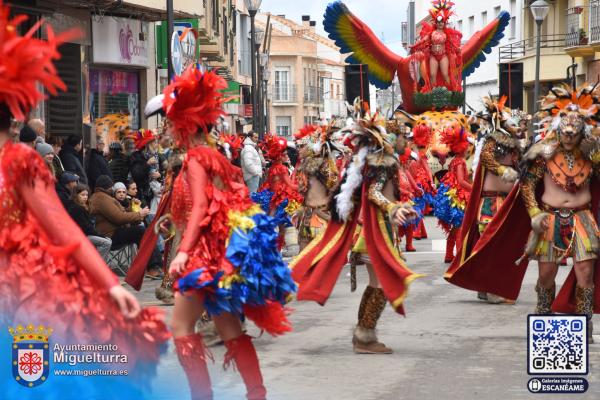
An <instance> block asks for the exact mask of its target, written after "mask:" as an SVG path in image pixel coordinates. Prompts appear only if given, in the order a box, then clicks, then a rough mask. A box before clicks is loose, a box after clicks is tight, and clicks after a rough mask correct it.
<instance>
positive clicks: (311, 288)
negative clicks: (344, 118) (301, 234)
mask: <svg viewBox="0 0 600 400" xmlns="http://www.w3.org/2000/svg"><path fill="white" fill-rule="evenodd" d="M346 143H347V144H348V145H349V146H350V147H351V148H352V149H353V153H354V155H353V159H352V161H351V162H350V164H349V165H348V167H347V168H346V170H345V172H344V176H343V179H342V184H341V186H340V187H339V188H338V190H337V191H336V194H335V196H334V201H333V202H332V207H331V213H332V219H331V221H330V222H329V224H328V225H327V228H326V230H325V231H324V232H323V233H322V234H321V235H320V236H319V237H317V238H315V239H314V240H313V241H312V242H311V243H310V244H309V245H308V246H307V247H306V248H305V249H304V250H303V252H302V253H301V254H300V255H299V256H298V257H297V258H296V259H295V260H294V261H293V262H292V264H291V267H292V269H293V270H292V277H293V278H294V280H295V281H296V282H298V283H299V290H298V296H297V297H298V300H312V301H316V302H317V303H319V304H321V305H323V304H325V302H326V301H327V298H328V297H329V295H330V294H331V291H332V290H333V287H334V286H335V283H336V281H337V278H338V276H339V274H340V272H341V270H342V268H343V267H344V265H345V264H346V262H347V260H348V251H349V250H350V249H351V248H352V247H353V246H354V251H355V252H359V253H360V256H361V258H362V262H364V263H365V264H366V265H367V270H368V272H369V286H367V288H366V289H365V291H364V293H363V296H362V300H361V305H360V307H359V311H358V323H357V325H356V328H355V330H354V335H353V340H352V341H353V344H354V352H355V353H359V354H389V353H391V352H392V350H391V349H389V348H388V347H387V346H385V345H384V344H383V343H380V342H379V341H378V339H377V335H376V333H375V327H376V326H377V321H378V320H379V317H380V316H381V313H382V312H383V309H384V308H385V304H386V300H387V301H389V302H390V303H391V304H392V306H393V307H394V310H396V312H398V313H400V314H404V308H403V305H402V303H403V301H404V298H405V296H406V292H407V289H408V286H409V285H410V283H411V282H412V281H413V280H414V279H415V278H417V277H418V276H419V275H418V274H415V273H413V272H412V271H411V270H409V269H408V268H407V267H406V265H405V263H404V261H403V260H402V258H401V257H400V254H399V252H398V250H397V248H396V247H395V246H394V231H395V229H397V227H398V225H401V224H403V223H405V222H407V221H409V220H410V219H412V218H414V217H415V215H416V213H415V211H414V210H413V208H412V207H411V206H410V205H408V204H403V203H401V202H400V201H399V199H400V195H399V188H398V160H397V158H396V157H395V155H394V144H393V143H391V142H390V141H389V136H388V134H387V133H386V131H385V128H384V127H383V126H380V125H379V123H378V121H377V119H376V117H371V116H367V117H365V118H364V119H360V120H358V121H357V122H356V125H355V126H354V127H353V128H352V130H351V132H350V135H349V137H348V140H347V141H346ZM359 218H361V219H362V230H361V234H360V237H359V239H358V242H356V243H355V241H356V238H355V233H356V231H357V228H358V225H359Z"/></svg>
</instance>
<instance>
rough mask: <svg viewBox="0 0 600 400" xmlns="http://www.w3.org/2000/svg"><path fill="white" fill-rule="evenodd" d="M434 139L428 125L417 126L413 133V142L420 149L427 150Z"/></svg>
mask: <svg viewBox="0 0 600 400" xmlns="http://www.w3.org/2000/svg"><path fill="white" fill-rule="evenodd" d="M432 139H433V131H432V130H431V128H430V127H429V126H427V125H417V126H415V127H414V128H413V131H412V142H413V143H414V144H415V145H417V147H420V148H427V147H429V145H430V144H431V140H432Z"/></svg>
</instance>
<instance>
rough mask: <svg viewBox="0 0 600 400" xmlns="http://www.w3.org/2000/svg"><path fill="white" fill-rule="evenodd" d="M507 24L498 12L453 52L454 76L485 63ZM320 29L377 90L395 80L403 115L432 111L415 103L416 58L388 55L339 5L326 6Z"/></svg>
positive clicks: (454, 107)
mask: <svg viewBox="0 0 600 400" xmlns="http://www.w3.org/2000/svg"><path fill="white" fill-rule="evenodd" d="M509 22H510V15H509V14H508V13H507V12H506V11H501V12H500V14H498V16H497V17H496V18H495V19H494V20H493V21H491V22H490V23H488V24H487V25H486V26H485V27H484V28H483V29H481V30H480V31H477V32H475V33H474V34H473V36H471V38H470V39H468V41H467V42H466V43H465V44H464V45H463V46H462V47H460V48H459V49H457V50H456V54H457V57H456V60H455V61H456V65H460V66H461V68H456V72H457V73H458V74H459V75H461V76H462V78H466V77H468V76H469V75H470V74H472V73H473V72H474V71H475V69H476V68H477V67H478V66H479V65H480V64H481V63H482V62H483V61H485V59H486V54H489V53H490V52H491V49H492V48H494V47H495V46H497V45H498V44H499V42H500V39H502V37H504V33H503V32H504V29H506V27H507V26H508V24H509ZM323 26H324V28H325V31H326V32H327V33H329V38H330V39H331V40H333V41H335V44H336V45H337V46H339V47H340V49H341V50H340V51H341V53H342V54H350V56H348V58H347V59H346V61H347V62H348V63H350V64H367V65H368V66H369V81H370V82H371V83H372V84H373V85H375V86H376V87H377V88H378V89H387V88H388V87H389V86H390V85H391V84H392V81H393V79H394V77H395V76H398V79H399V81H400V89H401V91H402V102H403V105H404V109H405V110H406V111H408V112H409V113H412V114H417V113H419V112H423V111H428V110H431V107H430V106H424V105H422V104H421V105H419V104H417V103H416V102H415V94H418V93H417V92H418V90H419V89H418V82H419V77H418V68H419V67H418V64H419V62H418V60H417V59H416V58H415V56H413V55H411V56H409V57H401V56H399V55H397V54H395V53H393V52H392V51H390V50H389V49H388V48H387V47H386V46H385V45H384V44H383V43H382V42H381V40H380V39H379V38H378V37H377V35H376V34H375V33H373V31H372V30H371V29H370V28H369V27H368V26H367V25H366V24H365V23H364V22H362V21H361V20H360V19H359V18H357V17H356V16H355V15H353V14H352V13H351V12H350V10H349V9H348V7H346V5H345V4H344V3H343V2H341V1H335V2H333V3H331V4H329V5H328V6H327V10H326V11H325V16H324V21H323ZM455 47H456V44H455ZM440 75H441V74H440ZM458 81H462V79H458ZM457 89H458V88H457ZM444 106H445V107H446V108H448V109H457V108H458V105H455V106H452V107H448V104H444Z"/></svg>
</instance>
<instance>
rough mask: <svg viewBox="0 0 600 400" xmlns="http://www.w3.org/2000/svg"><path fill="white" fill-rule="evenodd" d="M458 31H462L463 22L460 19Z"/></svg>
mask: <svg viewBox="0 0 600 400" xmlns="http://www.w3.org/2000/svg"><path fill="white" fill-rule="evenodd" d="M458 31H459V32H460V33H464V32H463V22H462V19H461V20H460V21H458Z"/></svg>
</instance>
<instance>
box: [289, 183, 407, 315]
mask: <svg viewBox="0 0 600 400" xmlns="http://www.w3.org/2000/svg"><path fill="white" fill-rule="evenodd" d="M367 187H368V184H367V183H364V184H363V192H362V213H363V230H364V236H365V241H366V245H367V252H368V254H369V257H370V259H371V264H372V265H373V269H374V270H375V273H376V275H377V278H378V279H379V282H380V284H381V287H382V288H383V291H384V293H385V296H386V297H387V299H388V300H389V302H390V303H391V304H392V306H393V307H394V310H396V312H398V313H400V314H402V315H404V307H403V305H402V303H403V301H404V298H405V297H406V294H407V291H408V286H409V285H410V283H411V282H412V281H413V280H414V279H415V278H418V277H419V275H418V274H415V273H414V272H412V271H411V270H409V269H408V268H407V267H406V265H405V263H404V261H403V260H402V259H401V258H400V255H399V254H398V250H397V249H396V248H395V247H394V245H393V243H392V242H391V240H390V238H389V235H388V233H387V227H386V221H385V218H384V217H383V214H382V213H381V211H380V210H379V209H378V208H377V207H376V206H375V205H374V204H373V203H372V202H371V201H369V200H368V198H367V193H366V190H367ZM359 213H360V210H359V209H356V210H354V212H353V214H352V215H351V217H350V219H349V220H348V222H346V223H343V222H337V221H331V222H330V223H329V224H328V225H327V228H326V229H325V232H323V234H321V235H320V236H318V237H316V238H315V239H314V240H313V241H312V242H311V243H310V244H309V245H308V246H307V247H306V248H305V249H304V251H303V252H302V253H301V254H300V255H299V256H298V257H297V258H296V259H295V260H294V261H293V262H292V263H291V264H290V267H291V268H292V278H294V280H295V281H296V282H297V283H298V285H299V287H298V294H297V299H298V300H312V301H316V302H317V303H319V304H321V305H324V304H325V302H326V301H327V299H328V298H329V296H330V295H331V292H332V291H333V287H334V286H335V283H336V282H337V279H338V277H339V275H340V272H341V270H342V268H343V267H344V265H346V263H347V261H348V253H349V251H350V249H351V247H352V245H353V244H354V238H355V232H356V230H357V226H358V215H359Z"/></svg>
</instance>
